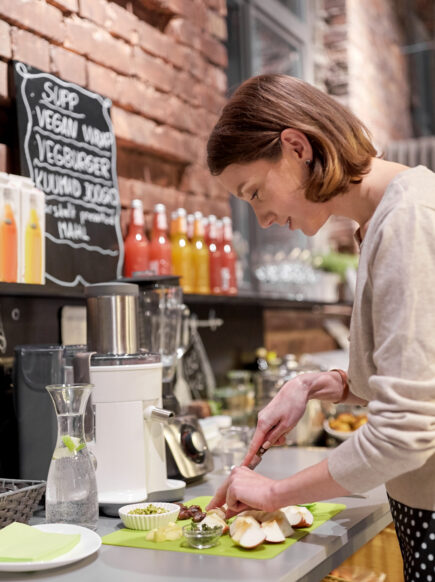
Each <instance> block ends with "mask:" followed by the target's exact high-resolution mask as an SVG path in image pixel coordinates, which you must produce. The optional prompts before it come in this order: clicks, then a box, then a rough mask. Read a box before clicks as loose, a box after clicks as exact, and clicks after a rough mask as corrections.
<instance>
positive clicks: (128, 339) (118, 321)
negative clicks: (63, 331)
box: [85, 282, 139, 355]
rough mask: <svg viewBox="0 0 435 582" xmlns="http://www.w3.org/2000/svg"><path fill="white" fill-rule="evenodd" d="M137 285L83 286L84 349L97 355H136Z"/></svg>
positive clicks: (104, 284) (106, 284)
mask: <svg viewBox="0 0 435 582" xmlns="http://www.w3.org/2000/svg"><path fill="white" fill-rule="evenodd" d="M138 295H139V287H138V286H137V285H134V284H132V283H119V282H113V283H96V284H94V285H88V286H87V287H85V296H86V304H87V306H86V323H87V341H88V350H89V351H90V352H97V353H98V354H115V355H122V354H136V353H137V352H138V337H137V323H136V322H137V302H138Z"/></svg>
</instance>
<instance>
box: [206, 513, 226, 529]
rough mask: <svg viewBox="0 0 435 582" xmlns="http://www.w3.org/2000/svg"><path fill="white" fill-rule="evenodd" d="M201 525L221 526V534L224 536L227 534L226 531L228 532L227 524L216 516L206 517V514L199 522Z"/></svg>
mask: <svg viewBox="0 0 435 582" xmlns="http://www.w3.org/2000/svg"><path fill="white" fill-rule="evenodd" d="M201 523H205V524H207V525H208V526H209V527H216V526H217V525H221V526H222V533H223V534H226V533H227V532H228V530H229V528H228V524H227V522H226V521H224V520H223V519H222V518H220V517H219V516H218V515H216V514H212V515H208V514H207V515H206V516H205V517H204V519H203V520H202V521H201Z"/></svg>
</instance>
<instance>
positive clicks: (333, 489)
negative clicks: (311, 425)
mask: <svg viewBox="0 0 435 582" xmlns="http://www.w3.org/2000/svg"><path fill="white" fill-rule="evenodd" d="M348 494H349V491H347V489H344V487H342V486H341V485H339V484H338V483H337V482H336V481H334V479H333V478H332V477H331V474H330V473H329V469H328V460H327V459H324V460H323V461H321V462H320V463H317V464H316V465H312V466H311V467H308V468H307V469H304V470H303V471H300V472H299V473H296V474H295V475H292V476H291V477H286V478H285V479H281V480H280V481H275V482H274V484H273V486H272V491H271V497H272V499H273V504H274V505H275V506H277V507H285V506H286V505H295V504H298V503H311V502H312V501H321V500H322V499H331V498H334V497H343V496H344V495H348Z"/></svg>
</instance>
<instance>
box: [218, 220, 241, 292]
mask: <svg viewBox="0 0 435 582" xmlns="http://www.w3.org/2000/svg"><path fill="white" fill-rule="evenodd" d="M222 225H223V240H222V259H221V277H222V279H221V280H222V293H223V294H224V295H236V294H237V278H236V262H237V254H236V252H235V250H234V248H233V223H232V220H231V218H230V217H229V216H225V217H224V218H223V219H222Z"/></svg>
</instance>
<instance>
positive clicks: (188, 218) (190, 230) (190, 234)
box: [186, 214, 195, 242]
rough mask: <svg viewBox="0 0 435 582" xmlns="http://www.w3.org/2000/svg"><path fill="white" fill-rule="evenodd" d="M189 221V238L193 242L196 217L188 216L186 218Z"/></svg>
mask: <svg viewBox="0 0 435 582" xmlns="http://www.w3.org/2000/svg"><path fill="white" fill-rule="evenodd" d="M186 220H187V238H188V239H189V240H190V242H192V239H193V225H194V222H195V217H194V216H193V214H188V215H187V217H186Z"/></svg>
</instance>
